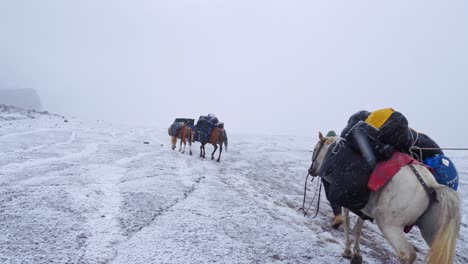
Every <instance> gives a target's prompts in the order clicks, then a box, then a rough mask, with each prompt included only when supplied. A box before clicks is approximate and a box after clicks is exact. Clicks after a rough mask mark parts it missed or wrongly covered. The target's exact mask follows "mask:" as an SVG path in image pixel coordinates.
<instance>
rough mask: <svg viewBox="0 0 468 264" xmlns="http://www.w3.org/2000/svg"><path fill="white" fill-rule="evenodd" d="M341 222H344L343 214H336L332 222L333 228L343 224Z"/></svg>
mask: <svg viewBox="0 0 468 264" xmlns="http://www.w3.org/2000/svg"><path fill="white" fill-rule="evenodd" d="M343 222H344V219H343V216H342V215H340V214H339V215H336V216H335V218H334V219H333V222H332V227H333V229H338V227H340V226H341V224H343Z"/></svg>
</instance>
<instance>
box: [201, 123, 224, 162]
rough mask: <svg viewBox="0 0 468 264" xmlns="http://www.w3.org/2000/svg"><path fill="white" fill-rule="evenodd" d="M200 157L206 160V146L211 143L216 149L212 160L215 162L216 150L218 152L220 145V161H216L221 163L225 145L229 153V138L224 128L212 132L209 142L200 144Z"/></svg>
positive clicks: (217, 128)
mask: <svg viewBox="0 0 468 264" xmlns="http://www.w3.org/2000/svg"><path fill="white" fill-rule="evenodd" d="M200 143H201V146H200V157H202V158H205V144H206V143H210V144H212V145H213V147H214V151H213V153H211V159H212V160H214V154H215V152H216V150H218V145H219V156H218V159H217V160H216V161H217V162H219V161H220V160H221V153H222V152H223V143H224V146H225V147H226V151H227V146H228V138H227V134H226V130H224V128H220V127H215V128H213V130H211V133H210V136H209V138H208V141H207V142H200Z"/></svg>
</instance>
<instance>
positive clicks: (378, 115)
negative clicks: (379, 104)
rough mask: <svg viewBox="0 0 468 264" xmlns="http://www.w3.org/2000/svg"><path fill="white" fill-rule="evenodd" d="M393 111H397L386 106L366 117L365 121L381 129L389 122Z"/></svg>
mask: <svg viewBox="0 0 468 264" xmlns="http://www.w3.org/2000/svg"><path fill="white" fill-rule="evenodd" d="M393 112H395V110H393V108H384V109H380V110H377V111H374V112H372V113H371V114H370V115H369V116H368V117H367V118H366V120H365V122H366V123H367V124H369V125H371V126H373V127H375V128H377V129H379V128H381V127H382V126H383V125H384V124H385V122H387V120H388V119H389V118H390V116H391V115H392V114H393Z"/></svg>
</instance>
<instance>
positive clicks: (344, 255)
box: [343, 249, 353, 259]
mask: <svg viewBox="0 0 468 264" xmlns="http://www.w3.org/2000/svg"><path fill="white" fill-rule="evenodd" d="M352 256H353V254H351V250H350V249H346V250H345V251H344V252H343V258H345V259H351V257H352Z"/></svg>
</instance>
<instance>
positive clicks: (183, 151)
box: [182, 140, 187, 154]
mask: <svg viewBox="0 0 468 264" xmlns="http://www.w3.org/2000/svg"><path fill="white" fill-rule="evenodd" d="M186 145H187V142H185V140H184V149H183V150H182V154H184V153H185V146H186Z"/></svg>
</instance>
